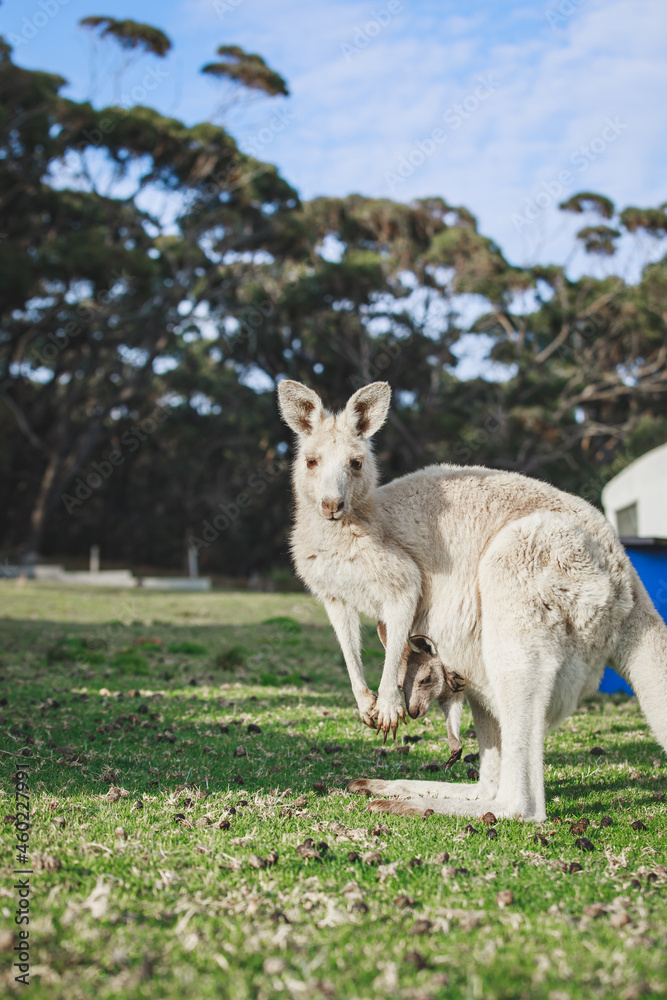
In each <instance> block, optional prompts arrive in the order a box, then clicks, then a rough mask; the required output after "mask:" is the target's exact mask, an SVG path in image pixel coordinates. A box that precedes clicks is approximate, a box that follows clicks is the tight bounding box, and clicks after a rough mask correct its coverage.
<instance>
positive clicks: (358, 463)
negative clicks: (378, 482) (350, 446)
mask: <svg viewBox="0 0 667 1000" xmlns="http://www.w3.org/2000/svg"><path fill="white" fill-rule="evenodd" d="M350 465H351V466H352V468H353V469H356V471H357V472H359V469H360V468H361V466H362V465H363V462H362V461H361V459H360V458H353V459H352V461H351V462H350Z"/></svg>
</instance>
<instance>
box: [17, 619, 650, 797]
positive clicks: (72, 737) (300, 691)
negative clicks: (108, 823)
mask: <svg viewBox="0 0 667 1000" xmlns="http://www.w3.org/2000/svg"><path fill="white" fill-rule="evenodd" d="M365 638H366V642H367V649H366V655H365V660H366V662H367V664H369V666H370V667H371V669H369V670H368V674H369V681H370V682H371V683H373V684H376V683H377V679H378V678H379V671H380V668H381V664H382V649H381V646H380V643H379V640H378V639H377V637H376V636H375V634H374V633H373V632H371V631H370V630H367V631H366V635H365ZM0 641H1V642H2V653H1V654H0V655H1V656H2V660H3V665H2V666H3V674H4V682H5V683H4V685H3V687H4V689H5V690H6V692H7V704H6V705H3V706H2V707H0V732H3V739H2V743H3V746H4V747H5V748H6V749H5V753H4V754H3V755H2V757H0V760H1V762H2V764H3V766H4V767H5V768H6V767H7V766H8V765H9V766H10V767H12V768H15V767H16V765H17V764H23V765H27V766H29V767H30V769H31V771H32V772H33V773H34V776H35V780H37V781H40V782H41V783H42V785H43V787H44V788H45V789H47V790H48V791H50V792H52V793H54V794H57V793H59V792H62V791H64V790H65V789H67V791H68V793H76V792H82V791H94V792H96V793H100V792H104V791H106V789H107V788H108V786H109V784H114V783H118V784H123V785H125V786H126V787H128V789H129V790H130V791H131V792H132V794H136V795H138V794H140V793H142V792H149V793H150V792H153V793H155V792H158V791H165V790H166V789H169V788H173V787H174V786H176V785H182V784H185V783H186V782H189V783H199V784H206V785H207V786H208V787H209V788H215V789H217V790H226V789H227V788H237V789H238V790H239V791H243V790H245V791H247V792H254V791H261V790H263V789H268V788H275V787H286V786H287V785H289V786H290V787H291V788H292V789H293V791H294V792H295V793H300V792H304V791H311V790H312V788H313V784H314V783H315V782H318V781H324V782H325V784H326V785H327V787H344V785H345V784H346V782H347V781H348V780H349V779H350V778H353V777H384V778H396V777H401V776H404V777H407V778H429V779H431V780H438V779H439V778H440V779H442V780H445V779H446V780H447V781H452V780H453V781H462V782H465V781H468V780H469V779H468V778H467V765H464V764H460V765H459V766H457V767H456V768H454V769H453V770H452V771H449V772H447V774H446V775H444V774H443V773H442V772H435V773H429V772H426V773H424V772H423V771H422V770H421V768H422V767H423V765H425V764H428V763H430V762H436V763H437V762H438V761H440V763H444V761H445V759H446V757H447V756H448V751H447V747H446V743H445V742H444V741H443V743H442V750H441V751H438V752H437V753H434V752H433V751H432V750H427V749H426V748H425V747H420V746H419V744H417V745H416V746H414V747H412V749H411V752H410V754H409V755H403V754H401V755H399V754H396V753H395V752H394V751H393V750H391V749H389V751H388V753H387V754H386V756H384V755H381V752H380V751H381V741H380V740H379V739H378V738H377V737H376V736H375V735H374V734H373V733H372V732H371V731H370V730H368V729H366V728H365V727H363V726H362V724H361V723H360V722H359V720H358V719H357V717H356V710H355V706H354V700H353V697H352V693H351V691H350V687H349V681H348V679H347V673H346V671H345V667H344V665H343V662H342V658H341V654H340V651H339V649H338V646H337V643H336V639H335V637H334V635H333V632H332V631H331V629H328V628H326V627H322V626H317V625H299V624H298V623H296V622H293V621H292V620H291V619H289V618H285V617H283V618H278V619H273V620H271V621H269V622H267V623H263V624H258V625H253V626H248V625H243V626H231V625H204V626H195V627H192V626H180V625H179V626H172V625H168V624H154V625H152V626H150V627H146V626H144V625H141V624H138V623H135V624H132V625H128V626H124V625H122V624H120V623H108V624H106V625H99V626H95V627H93V628H91V627H89V626H82V625H67V626H64V625H63V624H62V623H59V622H34V621H7V620H4V621H2V622H0ZM68 657H69V658H68ZM230 663H232V664H234V668H233V669H225V665H227V664H230ZM220 664H222V666H221V665H220ZM269 681H270V682H271V683H269ZM83 689H87V690H85V691H84V690H83ZM149 691H150V694H149V693H148V692H149ZM142 692H143V693H142ZM605 697H607V698H611V699H612V700H613V701H618V699H617V698H616V699H615V698H614V696H605ZM623 700H625V699H623ZM265 713H270V715H271V717H270V718H269V719H267V718H265ZM276 716H277V717H276ZM433 718H434V722H435V726H434V729H433V732H432V734H429V735H430V736H431V735H432V738H437V737H439V736H440V737H444V735H445V723H444V717H442V716H441V715H440V713H438V712H437V710H436V711H435V712H434V713H433ZM240 719H243V722H242V723H241V722H240ZM255 720H259V721H260V722H261V730H262V732H261V733H259V734H251V733H248V731H247V724H248V722H253V721H255ZM237 723H238V724H237ZM342 724H344V729H343V730H342V729H341V725H342ZM417 726H419V723H417ZM417 726H415V725H414V724H413V725H412V726H411V727H410V728H409V729H407V730H404V729H403V727H401V729H400V730H399V736H401V735H402V734H403V733H404V732H406V733H410V732H412V733H414V732H415V729H416V728H417ZM221 727H227V732H224V731H223V729H222V728H221ZM342 733H344V735H341V734H342ZM609 736H610V734H609V733H607V734H606V735H605V737H603V739H604V740H606V746H607V748H608V750H609V751H613V750H614V747H613V744H611V743H610V739H609ZM601 738H602V737H601ZM239 747H243V748H244V749H245V751H246V752H245V754H243V755H240V754H239V755H238V756H237V753H238V748H239ZM335 747H340V749H332V748H335ZM476 749H477V747H476V744H475V742H474V741H472V740H471V741H469V742H468V743H467V745H466V748H465V752H467V753H470V752H474V751H475V750H476ZM619 752H620V755H621V756H620V759H621V760H624V761H627V762H628V763H631V762H632V763H635V764H638V765H639V766H642V765H644V764H646V762H647V759H648V757H649V754H653V753H654V752H655V751H654V748H653V747H650V746H647V745H645V744H644V743H640V742H637V743H632V744H628V743H624V744H623V745H622V746H621V747H619ZM567 757H568V766H570V767H571V766H581V767H586V766H591V767H595V768H596V769H598V770H597V771H596V775H595V777H594V778H593V776H591V778H590V779H589V780H580V779H579V777H578V776H577V775H576V774H574V775H571V776H568V777H566V778H564V779H562V780H560V781H559V782H554V781H553V780H551V781H550V780H549V779H548V777H547V796H548V799H551V798H552V797H553V796H554V795H555V794H557V795H559V796H560V798H561V801H563V804H564V805H565V804H566V803H569V802H570V801H576V800H577V799H579V798H582V797H583V796H588V795H591V794H594V793H595V794H598V793H599V794H604V793H609V792H615V793H623V792H624V791H626V790H627V788H628V782H629V781H630V780H632V786H633V789H634V790H635V791H636V790H637V789H640V790H641V792H642V793H643V801H645V802H649V801H652V794H651V793H653V792H656V791H661V790H662V788H663V787H664V786H663V784H662V783H659V782H656V781H655V780H654V778H653V776H652V775H650V774H649V773H648V772H647V773H646V776H644V774H642V775H641V777H640V778H635V779H629V778H627V779H626V778H625V777H624V776H622V775H619V774H618V772H611V771H610V772H609V775H608V777H607V776H605V764H606V758H605V757H598V758H595V759H593V758H591V757H590V755H589V753H588V752H587V751H581V752H578V753H577V752H572V751H569V752H568V754H567ZM545 761H546V763H547V764H549V765H552V766H554V767H556V768H559V767H562V766H563V764H562V757H561V755H560V754H559V753H557V752H555V751H554V752H549V753H547V754H546V756H545ZM615 762H617V761H616V760H615ZM401 767H402V768H403V773H402V772H401V770H400V768H401ZM5 787H8V786H7V784H6V783H5Z"/></svg>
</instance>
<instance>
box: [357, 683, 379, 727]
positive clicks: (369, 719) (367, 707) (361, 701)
mask: <svg viewBox="0 0 667 1000" xmlns="http://www.w3.org/2000/svg"><path fill="white" fill-rule="evenodd" d="M376 703H377V698H376V696H375V694H374V693H373V691H369V690H368V689H367V690H366V691H364V693H363V694H362V695H360V697H358V698H357V708H358V709H359V715H360V716H361V721H362V722H365V723H366V725H367V726H370V727H371V729H375V727H376V722H375V705H376Z"/></svg>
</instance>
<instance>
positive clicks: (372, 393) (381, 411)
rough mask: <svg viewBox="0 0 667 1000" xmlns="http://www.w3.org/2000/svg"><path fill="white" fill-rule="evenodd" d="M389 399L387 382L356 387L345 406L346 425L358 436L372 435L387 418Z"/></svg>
mask: <svg viewBox="0 0 667 1000" xmlns="http://www.w3.org/2000/svg"><path fill="white" fill-rule="evenodd" d="M390 401H391V386H390V385H389V383H388V382H371V384H370V385H364V386H362V387H361V389H357V391H356V392H355V394H354V396H350V398H349V399H348V401H347V406H346V407H345V419H346V421H347V426H348V427H349V428H350V430H351V431H353V432H354V433H355V434H358V435H359V437H372V436H373V434H375V432H376V431H379V430H380V428H381V427H382V425H383V423H384V422H385V420H386V419H387V411H388V410H389V403H390Z"/></svg>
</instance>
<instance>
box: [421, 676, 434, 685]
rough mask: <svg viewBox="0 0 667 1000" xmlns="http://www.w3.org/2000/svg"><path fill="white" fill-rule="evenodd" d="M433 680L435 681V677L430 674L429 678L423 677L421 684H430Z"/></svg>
mask: <svg viewBox="0 0 667 1000" xmlns="http://www.w3.org/2000/svg"><path fill="white" fill-rule="evenodd" d="M432 680H433V677H432V675H431V674H429V675H428V677H422V679H421V680H420V682H419V683H420V684H430V683H431V681H432Z"/></svg>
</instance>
